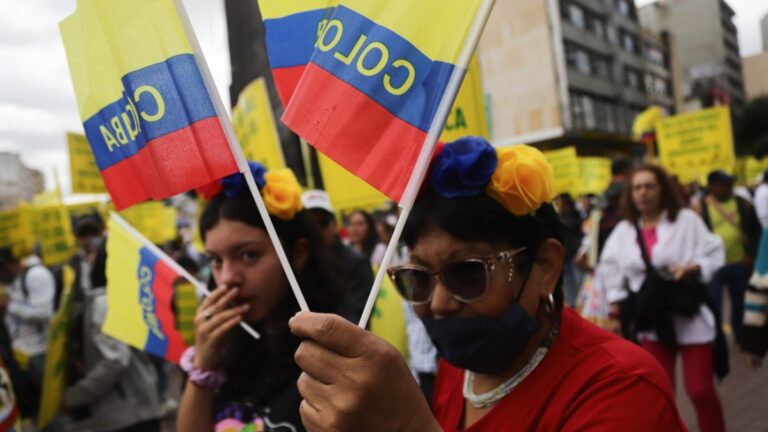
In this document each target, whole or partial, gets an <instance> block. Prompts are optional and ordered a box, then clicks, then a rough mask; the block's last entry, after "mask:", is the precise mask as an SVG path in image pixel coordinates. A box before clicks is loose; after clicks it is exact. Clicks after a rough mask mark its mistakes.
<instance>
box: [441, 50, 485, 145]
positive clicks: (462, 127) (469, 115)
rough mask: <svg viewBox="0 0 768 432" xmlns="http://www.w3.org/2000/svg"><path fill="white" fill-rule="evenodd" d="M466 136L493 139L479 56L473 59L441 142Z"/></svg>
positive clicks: (449, 115) (446, 123)
mask: <svg viewBox="0 0 768 432" xmlns="http://www.w3.org/2000/svg"><path fill="white" fill-rule="evenodd" d="M466 136H479V137H483V138H485V139H487V140H490V138H491V137H490V131H489V130H488V118H487V116H486V111H485V94H484V93H483V76H482V73H481V71H480V62H479V61H478V59H477V56H475V57H473V58H472V62H471V63H470V66H469V69H468V70H467V76H466V77H464V82H463V83H462V84H461V89H460V90H459V94H458V95H456V101H455V102H454V103H453V107H452V108H451V112H450V114H448V120H447V121H446V122H445V128H444V129H443V134H442V135H441V136H440V141H442V142H445V143H448V142H452V141H456V140H457V139H459V138H463V137H466Z"/></svg>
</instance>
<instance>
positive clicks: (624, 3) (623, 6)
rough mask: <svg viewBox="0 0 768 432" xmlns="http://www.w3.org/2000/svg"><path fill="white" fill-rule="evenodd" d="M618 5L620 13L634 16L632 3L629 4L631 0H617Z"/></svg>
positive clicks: (629, 16)
mask: <svg viewBox="0 0 768 432" xmlns="http://www.w3.org/2000/svg"><path fill="white" fill-rule="evenodd" d="M616 7H617V8H618V9H619V13H620V14H622V15H624V16H625V17H628V18H631V17H632V5H631V4H629V0H616Z"/></svg>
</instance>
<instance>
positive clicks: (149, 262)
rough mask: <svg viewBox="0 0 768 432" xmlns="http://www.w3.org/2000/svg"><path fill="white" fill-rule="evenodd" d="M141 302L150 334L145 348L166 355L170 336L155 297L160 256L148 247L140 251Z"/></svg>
mask: <svg viewBox="0 0 768 432" xmlns="http://www.w3.org/2000/svg"><path fill="white" fill-rule="evenodd" d="M139 254H140V256H141V258H140V259H139V268H138V277H139V304H140V305H141V311H142V319H143V320H144V323H145V324H146V325H147V328H148V330H149V331H148V334H147V342H146V345H145V346H144V350H145V351H147V352H149V353H152V354H155V355H157V356H159V357H165V353H166V351H168V337H167V336H166V334H165V332H163V324H162V323H161V322H160V319H159V318H158V316H157V312H156V311H157V299H155V292H154V288H153V287H154V285H155V266H156V265H157V262H158V258H157V256H155V254H153V253H152V252H151V251H150V250H149V249H147V248H146V247H142V248H141V250H140V251H139Z"/></svg>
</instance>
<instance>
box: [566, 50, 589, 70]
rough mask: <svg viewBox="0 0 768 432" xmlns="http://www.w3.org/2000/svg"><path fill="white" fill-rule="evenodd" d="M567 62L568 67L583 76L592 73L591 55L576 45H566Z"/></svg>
mask: <svg viewBox="0 0 768 432" xmlns="http://www.w3.org/2000/svg"><path fill="white" fill-rule="evenodd" d="M565 49H566V60H567V62H568V67H570V68H571V69H573V70H576V71H578V72H581V73H583V74H590V73H592V67H591V64H590V58H589V53H588V52H587V51H586V50H585V49H583V48H580V47H578V46H576V45H570V44H569V45H566V47H565Z"/></svg>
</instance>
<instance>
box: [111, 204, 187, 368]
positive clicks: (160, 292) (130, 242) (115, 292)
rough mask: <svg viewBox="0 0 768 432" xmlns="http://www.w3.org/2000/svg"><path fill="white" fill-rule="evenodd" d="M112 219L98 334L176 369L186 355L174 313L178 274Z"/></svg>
mask: <svg viewBox="0 0 768 432" xmlns="http://www.w3.org/2000/svg"><path fill="white" fill-rule="evenodd" d="M126 225H127V222H124V221H121V220H120V219H119V216H117V215H116V214H114V213H113V214H112V216H111V217H110V219H109V225H108V227H109V238H108V239H107V257H108V259H107V318H106V320H105V321H104V326H103V327H102V330H103V331H104V333H106V334H108V335H110V336H112V337H114V338H115V339H118V340H121V341H123V342H125V343H127V344H128V345H131V346H133V347H135V348H138V349H140V350H144V351H146V352H148V353H151V354H154V355H156V356H158V357H162V358H165V359H166V360H168V361H170V362H173V363H177V364H178V363H179V359H180V358H181V354H182V352H183V351H184V349H186V345H185V344H184V340H183V338H182V335H181V333H180V332H179V330H178V326H177V325H176V319H175V317H174V313H173V310H172V306H171V304H172V298H173V284H174V282H175V281H176V279H178V278H179V274H178V273H177V272H176V271H174V270H173V269H172V268H171V267H170V266H168V265H167V264H166V263H165V262H163V260H162V259H161V258H160V257H159V255H158V253H156V251H155V250H153V249H151V248H149V247H148V246H146V245H145V243H143V242H142V241H141V240H139V239H138V238H137V237H136V236H135V235H133V234H132V233H131V232H130V231H129V230H128V228H127V227H126Z"/></svg>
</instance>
